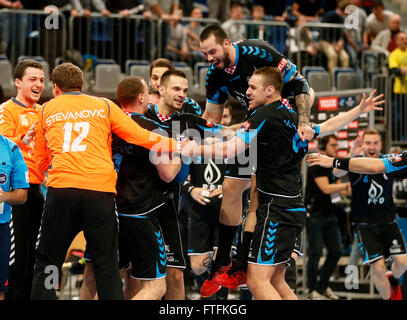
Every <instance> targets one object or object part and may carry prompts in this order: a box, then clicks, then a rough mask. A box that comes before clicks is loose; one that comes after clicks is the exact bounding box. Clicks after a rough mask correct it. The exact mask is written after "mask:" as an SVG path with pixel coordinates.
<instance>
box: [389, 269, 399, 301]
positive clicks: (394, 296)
mask: <svg viewBox="0 0 407 320" xmlns="http://www.w3.org/2000/svg"><path fill="white" fill-rule="evenodd" d="M392 274H393V272H391V271H387V272H386V277H387V279H388V278H389V277H390V276H391V275H392ZM390 298H391V300H401V286H400V284H398V285H397V286H393V285H392V284H391V283H390Z"/></svg>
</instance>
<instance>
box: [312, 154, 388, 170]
mask: <svg viewBox="0 0 407 320" xmlns="http://www.w3.org/2000/svg"><path fill="white" fill-rule="evenodd" d="M305 161H306V162H307V163H308V165H309V166H310V167H312V166H321V167H324V168H337V169H341V170H345V171H351V172H356V173H360V174H376V173H386V172H387V171H386V165H385V162H384V161H383V160H382V159H373V158H333V157H327V156H324V155H322V154H310V155H309V156H308V157H307V158H306V160H305Z"/></svg>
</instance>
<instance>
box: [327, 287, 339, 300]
mask: <svg viewBox="0 0 407 320" xmlns="http://www.w3.org/2000/svg"><path fill="white" fill-rule="evenodd" d="M323 295H324V296H325V297H327V298H328V299H331V300H339V297H338V296H337V295H336V294H335V293H334V292H333V291H332V289H331V288H330V287H327V288H326V289H325V291H324V293H323Z"/></svg>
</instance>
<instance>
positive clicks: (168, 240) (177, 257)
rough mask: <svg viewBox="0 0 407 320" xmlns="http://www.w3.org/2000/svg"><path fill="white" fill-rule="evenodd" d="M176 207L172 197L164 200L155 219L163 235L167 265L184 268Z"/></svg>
mask: <svg viewBox="0 0 407 320" xmlns="http://www.w3.org/2000/svg"><path fill="white" fill-rule="evenodd" d="M176 208H177V206H176V204H175V202H174V199H167V200H165V202H164V205H162V206H161V207H160V214H159V215H158V216H157V219H158V222H159V223H160V226H161V229H162V232H163V235H164V240H165V252H166V255H167V267H174V268H181V269H185V267H186V262H185V257H184V252H183V249H182V240H181V231H180V227H179V217H178V211H177V209H176Z"/></svg>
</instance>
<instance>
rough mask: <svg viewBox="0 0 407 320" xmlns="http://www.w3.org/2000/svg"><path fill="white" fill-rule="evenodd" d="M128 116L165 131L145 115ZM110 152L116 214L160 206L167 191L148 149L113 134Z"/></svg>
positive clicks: (165, 133)
mask: <svg viewBox="0 0 407 320" xmlns="http://www.w3.org/2000/svg"><path fill="white" fill-rule="evenodd" d="M131 117H132V119H133V120H134V121H136V122H137V123H138V124H139V125H140V126H141V127H142V128H145V129H147V130H150V131H153V130H154V131H155V132H157V133H160V132H161V134H162V135H167V132H166V131H165V127H164V126H162V125H160V124H159V123H157V122H154V121H151V120H150V119H147V118H146V117H145V116H144V115H142V114H138V113H132V115H131ZM112 154H113V160H114V163H115V167H116V170H117V171H118V178H117V183H116V190H117V210H118V212H119V215H122V214H126V215H143V214H147V213H148V212H150V211H152V210H154V209H155V208H157V207H159V206H161V205H162V204H163V203H164V200H165V194H166V193H167V190H166V183H165V182H164V181H162V180H161V179H160V177H159V176H158V173H157V169H156V168H155V166H154V164H153V163H152V162H151V161H150V150H148V149H146V148H143V147H141V146H138V145H135V144H131V143H128V142H126V141H124V140H122V139H121V138H119V137H118V136H116V135H113V139H112Z"/></svg>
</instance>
